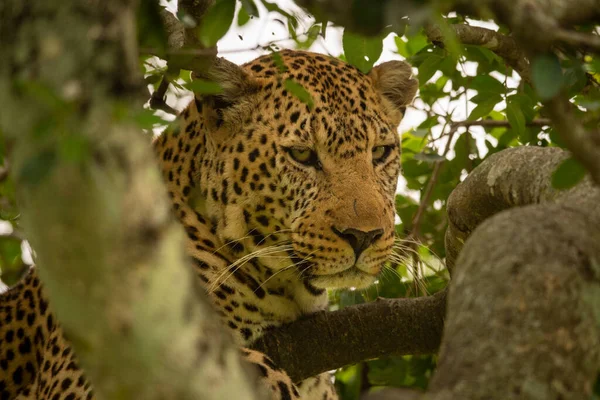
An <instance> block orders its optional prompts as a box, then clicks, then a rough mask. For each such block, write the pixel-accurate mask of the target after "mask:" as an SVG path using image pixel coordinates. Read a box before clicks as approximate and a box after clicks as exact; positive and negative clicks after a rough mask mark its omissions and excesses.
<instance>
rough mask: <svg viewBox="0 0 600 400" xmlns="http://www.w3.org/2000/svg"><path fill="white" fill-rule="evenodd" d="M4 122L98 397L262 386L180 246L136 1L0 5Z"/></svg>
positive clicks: (47, 270) (57, 303)
mask: <svg viewBox="0 0 600 400" xmlns="http://www.w3.org/2000/svg"><path fill="white" fill-rule="evenodd" d="M0 11H1V12H0V15H1V17H2V21H1V24H0V27H1V28H0V36H1V37H2V38H3V39H2V41H1V42H0V50H1V53H2V54H3V56H4V57H3V59H4V61H3V63H2V64H1V65H0V104H2V107H3V110H2V116H3V117H2V119H1V120H0V129H1V130H2V131H3V133H4V134H5V136H6V137H7V140H10V141H11V142H13V143H15V149H14V152H13V154H11V160H12V161H13V166H14V168H13V171H14V175H13V177H14V179H15V181H16V183H17V185H18V188H19V192H18V194H19V198H20V210H21V211H22V220H23V225H24V227H25V229H26V233H27V238H28V240H30V242H31V244H32V245H33V248H34V249H35V252H36V255H37V257H36V261H37V263H38V265H39V266H40V268H39V273H40V275H41V277H42V280H43V282H44V285H45V286H46V291H47V293H49V297H50V299H51V308H52V309H53V310H54V311H55V312H56V314H57V315H58V319H59V320H60V321H61V323H62V326H63V328H64V330H65V332H66V335H67V337H68V338H69V339H70V341H71V343H72V345H73V347H74V348H75V351H76V353H77V356H78V358H79V360H80V363H81V365H82V366H83V367H84V369H85V371H86V374H87V375H88V377H89V378H90V380H91V381H92V383H93V385H94V387H95V391H96V392H97V393H98V394H99V397H101V398H107V399H113V398H119V399H129V398H131V399H133V398H136V399H141V398H143V399H166V398H169V399H172V398H177V399H223V398H235V399H256V398H259V396H258V395H257V391H256V388H255V385H254V381H253V380H251V379H249V378H248V376H247V374H246V370H245V365H243V364H242V363H241V361H240V359H239V356H238V350H237V349H236V348H235V347H234V346H233V345H232V342H231V341H230V340H229V336H228V335H227V334H224V331H223V329H222V328H221V324H220V322H219V320H218V319H217V318H216V317H215V315H214V313H213V311H212V308H211V307H210V305H209V303H208V300H207V299H206V297H205V294H204V291H203V290H202V288H201V287H200V285H199V284H197V280H196V279H197V278H196V277H195V276H194V273H193V269H192V268H191V266H190V265H189V261H188V259H187V257H186V255H185V252H184V245H183V243H184V234H183V232H182V229H181V227H180V226H179V224H178V223H177V222H176V220H175V218H174V216H173V215H172V213H171V204H170V201H169V199H168V197H167V195H166V191H165V189H164V186H163V183H162V179H161V176H160V174H159V171H158V168H157V167H156V161H155V159H154V156H153V154H152V151H151V146H150V136H149V135H146V134H143V133H142V132H141V129H140V128H139V127H138V126H137V125H136V124H134V123H133V119H132V115H135V113H137V112H139V110H140V109H141V105H142V102H141V101H138V100H140V99H141V96H140V94H142V93H143V92H144V91H143V86H142V85H141V82H142V81H141V79H140V78H141V77H140V74H139V67H138V52H137V48H136V37H135V31H136V28H135V15H136V3H135V2H134V1H122V0H108V1H103V2H101V3H100V2H98V1H91V2H90V1H83V0H62V1H59V2H47V1H41V0H35V1H34V0H32V1H28V2H22V1H20V0H9V1H4V2H2V3H1V4H0Z"/></svg>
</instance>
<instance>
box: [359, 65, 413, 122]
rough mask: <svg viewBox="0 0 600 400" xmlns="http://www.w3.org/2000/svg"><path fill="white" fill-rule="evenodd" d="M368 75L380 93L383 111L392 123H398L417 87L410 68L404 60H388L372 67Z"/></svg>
mask: <svg viewBox="0 0 600 400" xmlns="http://www.w3.org/2000/svg"><path fill="white" fill-rule="evenodd" d="M369 77H370V78H371V80H372V81H373V84H374V85H375V88H376V89H377V91H378V92H379V93H380V95H381V98H382V102H383V105H384V108H385V112H386V113H387V115H388V116H389V117H390V118H391V119H392V121H393V122H394V124H399V123H400V121H401V120H402V117H403V116H404V111H405V110H406V106H408V105H409V104H410V103H411V102H412V101H413V99H414V98H415V95H416V93H417V89H418V88H419V81H418V80H417V78H415V77H414V76H413V72H412V68H411V67H410V65H408V64H407V63H405V62H404V61H388V62H384V63H382V64H379V65H378V66H376V67H374V68H373V69H372V70H371V72H369Z"/></svg>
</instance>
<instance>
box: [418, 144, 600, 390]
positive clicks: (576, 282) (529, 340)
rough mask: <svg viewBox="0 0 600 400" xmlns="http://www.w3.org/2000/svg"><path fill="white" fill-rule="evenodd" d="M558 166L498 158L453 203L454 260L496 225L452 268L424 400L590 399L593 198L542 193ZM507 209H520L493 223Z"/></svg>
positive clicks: (594, 366)
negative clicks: (434, 362) (442, 328)
mask: <svg viewBox="0 0 600 400" xmlns="http://www.w3.org/2000/svg"><path fill="white" fill-rule="evenodd" d="M564 157H565V154H564V153H563V152H561V151H560V150H558V149H552V148H527V147H525V148H516V149H511V150H507V151H504V152H501V153H498V154H496V155H493V156H491V157H489V158H488V159H487V160H486V161H485V162H484V163H482V164H481V166H480V167H478V168H477V169H475V171H473V173H472V174H471V175H469V177H468V178H467V179H466V180H465V182H464V183H462V184H461V185H459V187H458V188H457V189H456V190H455V191H454V192H453V194H452V196H451V198H450V199H449V202H448V214H449V220H450V226H451V228H450V229H449V238H450V240H449V243H451V246H454V248H455V249H458V248H460V247H461V246H460V243H461V241H462V240H464V238H465V236H466V235H468V234H469V233H470V232H471V231H472V230H473V229H474V228H475V226H477V225H478V224H479V222H481V221H482V220H484V219H486V218H487V217H489V216H490V215H492V214H495V215H494V216H492V217H491V218H489V219H487V220H486V221H485V222H483V223H482V224H481V225H480V226H479V227H477V228H476V229H474V231H473V234H472V235H471V237H470V238H469V239H468V240H467V241H466V244H465V246H464V248H463V249H462V251H461V253H460V255H459V256H458V258H457V260H456V266H455V268H454V271H453V280H452V282H451V285H450V294H449V300H448V314H447V318H446V326H445V331H444V339H443V341H442V346H441V352H440V360H439V363H438V368H437V371H436V373H435V375H434V377H433V379H432V382H431V385H430V390H429V392H428V393H427V395H425V396H424V397H423V399H435V400H441V399H457V398H468V399H492V400H493V399H517V398H518V399H566V398H568V399H583V398H589V397H590V396H591V394H592V386H593V383H594V381H595V379H596V376H597V373H598V368H599V367H600V264H599V263H598V260H600V247H599V246H598V243H600V228H599V227H600V210H599V209H598V204H600V191H599V190H598V189H597V188H595V187H593V186H592V185H591V183H590V182H589V180H587V181H585V182H584V183H582V184H580V185H579V186H577V187H576V188H574V189H572V190H570V191H566V192H559V191H556V190H554V189H552V188H551V187H550V184H549V179H548V178H549V176H550V174H551V173H552V171H554V170H555V168H556V167H557V165H558V164H559V163H560V162H561V161H562V159H564ZM527 204H530V205H527ZM511 206H522V207H519V208H515V209H512V210H508V211H503V212H499V213H498V211H501V210H504V209H506V208H508V207H511ZM496 213H497V214H496ZM455 234H456V236H457V237H455V238H452V236H453V235H455Z"/></svg>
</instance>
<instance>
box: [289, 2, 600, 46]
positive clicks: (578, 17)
mask: <svg viewBox="0 0 600 400" xmlns="http://www.w3.org/2000/svg"><path fill="white" fill-rule="evenodd" d="M296 3H297V4H298V5H300V6H302V7H304V8H306V9H307V10H308V11H310V12H311V13H313V14H315V15H317V16H320V17H324V18H327V19H328V20H330V21H332V22H335V23H336V24H339V25H341V26H344V27H346V28H349V29H351V30H354V31H357V32H361V33H365V34H378V33H380V32H381V31H382V30H383V29H384V28H385V27H386V26H390V25H391V26H395V25H396V24H398V23H399V21H400V20H401V19H402V18H403V17H409V18H412V19H413V20H417V21H419V22H422V21H423V19H424V18H427V17H428V16H429V15H430V11H431V10H430V9H429V8H428V7H429V6H431V5H434V7H439V9H440V11H442V12H444V13H446V12H451V11H459V12H461V13H464V14H469V15H474V16H476V17H481V18H484V19H487V18H489V12H490V11H492V12H493V13H494V14H496V15H498V16H499V17H500V18H501V19H502V20H503V22H505V23H506V24H508V25H510V26H514V25H518V26H522V27H523V30H524V31H528V32H530V33H531V34H532V35H536V36H540V35H541V36H544V38H545V39H546V40H549V41H551V40H553V38H554V35H553V29H555V28H556V27H557V26H567V25H578V24H585V23H586V22H592V21H599V20H600V1H599V0H584V1H574V0H479V1H472V0H453V1H444V2H433V1H416V0H414V1H407V0H375V1H369V0H352V1H347V0H297V1H296ZM532 22H534V24H532ZM540 22H541V23H542V24H543V25H545V27H544V30H543V31H539V30H537V28H538V24H539V23H540Z"/></svg>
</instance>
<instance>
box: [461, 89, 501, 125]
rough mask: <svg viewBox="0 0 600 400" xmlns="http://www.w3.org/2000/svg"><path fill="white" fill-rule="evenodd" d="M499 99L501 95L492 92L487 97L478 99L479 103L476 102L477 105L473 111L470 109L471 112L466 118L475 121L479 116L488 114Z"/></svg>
mask: <svg viewBox="0 0 600 400" xmlns="http://www.w3.org/2000/svg"><path fill="white" fill-rule="evenodd" d="M501 101H502V97H500V95H499V94H493V95H490V96H489V97H487V98H481V99H479V104H477V107H475V108H474V109H473V111H471V113H470V114H469V118H467V119H468V120H469V121H476V120H478V119H480V118H483V117H485V116H487V115H489V113H491V112H492V110H493V109H494V107H495V106H496V104H498V103H500V102H501Z"/></svg>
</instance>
